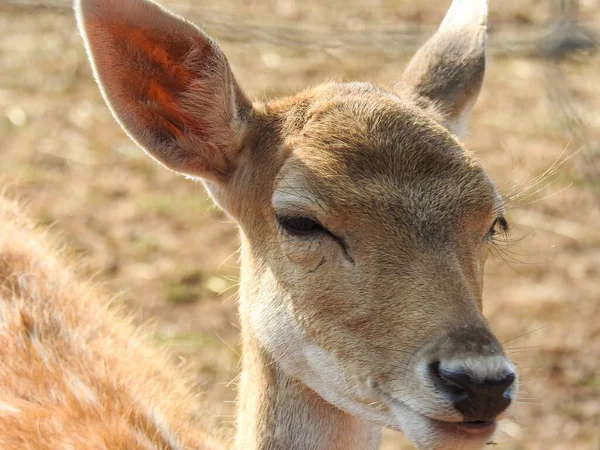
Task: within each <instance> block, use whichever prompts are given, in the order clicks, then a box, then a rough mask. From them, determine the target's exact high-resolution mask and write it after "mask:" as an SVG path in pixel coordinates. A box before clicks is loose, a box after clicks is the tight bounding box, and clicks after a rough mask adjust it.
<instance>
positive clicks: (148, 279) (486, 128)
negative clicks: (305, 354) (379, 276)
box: [0, 0, 600, 450]
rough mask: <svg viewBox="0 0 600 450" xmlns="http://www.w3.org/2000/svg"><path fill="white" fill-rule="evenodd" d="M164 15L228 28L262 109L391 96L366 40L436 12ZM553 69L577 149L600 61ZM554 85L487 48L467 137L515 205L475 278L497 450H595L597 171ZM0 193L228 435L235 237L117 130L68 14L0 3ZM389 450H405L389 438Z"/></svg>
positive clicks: (228, 44)
mask: <svg viewBox="0 0 600 450" xmlns="http://www.w3.org/2000/svg"><path fill="white" fill-rule="evenodd" d="M163 3H164V4H165V5H167V6H170V7H172V8H175V9H178V10H179V11H181V12H186V11H190V12H191V13H193V17H194V19H196V20H197V21H198V23H199V24H200V25H203V24H204V25H206V30H207V31H208V32H209V33H210V32H211V31H213V30H214V32H215V33H216V34H218V35H219V34H221V35H223V34H227V33H233V34H232V35H231V36H229V39H223V40H222V47H223V49H224V50H225V52H226V53H227V55H228V57H229V59H230V62H231V64H232V66H233V68H234V70H235V72H236V74H237V77H238V80H240V82H241V83H242V85H243V86H244V87H245V89H246V90H247V92H248V93H250V94H251V95H253V96H255V97H257V98H261V99H262V98H270V97H273V96H276V95H282V94H286V93H290V92H293V91H295V90H297V89H300V88H302V87H304V86H306V85H310V84H315V83H317V82H319V81H322V80H325V79H328V78H332V77H340V78H344V79H349V80H355V79H362V80H371V81H375V82H381V83H390V82H392V81H393V80H394V79H395V77H397V76H398V75H399V74H400V72H401V70H402V68H403V66H404V65H405V64H406V61H407V59H406V56H405V55H404V53H405V52H403V51H399V49H396V48H392V47H390V46H389V45H387V44H386V46H379V45H363V44H364V43H365V41H364V39H363V40H361V36H364V35H363V34H362V33H363V31H364V30H367V31H368V30H373V29H378V30H379V29H381V30H390V29H395V28H394V27H396V28H397V29H413V28H415V27H420V26H422V27H423V28H426V29H429V28H431V27H434V26H435V24H436V22H438V21H439V20H441V17H442V16H443V13H444V8H445V7H446V3H449V2H438V1H434V0H427V1H424V2H409V1H408V0H406V1H403V0H378V1H375V2H360V1H359V0H349V1H345V2H342V1H341V0H320V1H318V2H312V1H307V2H300V1H299V0H298V1H295V0H239V1H234V0H224V1H222V2H221V3H220V4H219V5H218V6H215V4H216V3H215V2H212V3H210V2H204V1H200V0H198V1H195V2H193V1H192V0H189V1H188V2H183V1H173V0H164V1H163ZM442 3H443V4H442ZM62 4H63V5H64V4H65V3H62ZM552 5H553V3H551V2H550V1H549V0H544V1H541V0H540V1H516V0H508V1H503V2H499V1H498V2H494V1H492V5H491V18H490V23H491V25H492V27H499V28H501V27H502V26H504V25H506V24H517V25H523V24H525V25H528V24H532V25H540V26H541V25H544V24H545V23H547V21H548V20H549V19H550V17H551V12H552ZM580 7H581V11H580V14H581V17H582V19H583V20H585V21H586V23H595V24H596V25H597V24H598V23H599V22H600V21H599V20H598V19H599V18H600V14H599V12H598V10H599V9H600V7H599V6H598V4H597V2H596V1H592V0H588V1H581V2H580ZM204 18H205V19H204ZM204 20H206V22H204ZM244 24H245V26H246V29H245V32H244V33H242V32H241V31H240V30H241V29H242V28H241V27H242V26H243V25H244ZM406 24H410V26H408V25H406ZM263 26H264V27H265V29H266V30H267V31H264V32H263V31H261V30H262V28H261V27H263ZM252 27H255V28H252ZM236 30H238V31H237V32H239V33H240V34H239V36H238V37H239V38H236V35H235V33H236ZM248 30H250V31H252V32H248ZM257 30H258V31H257ZM269 30H270V31H269ZM290 30H291V31H290ZM302 30H304V32H303V33H304V34H302V33H301V32H302ZM311 30H312V31H315V30H316V31H319V33H321V34H319V33H317V32H316V31H315V32H314V33H312V31H311ZM337 30H339V33H340V35H342V34H343V35H344V36H346V37H347V41H349V42H350V44H348V43H347V41H344V42H346V43H345V44H343V45H341V46H337V47H335V48H333V47H334V46H332V48H329V47H328V46H326V45H318V42H316V43H313V44H311V43H308V44H305V45H298V44H297V42H298V40H299V39H300V40H301V38H302V36H305V35H310V36H313V37H314V36H317V38H319V39H324V38H325V39H335V36H336V33H337ZM261 33H263V34H261ZM269 33H271V34H269ZM366 35H367V36H370V34H366ZM348 36H350V38H348ZM352 39H355V40H354V41H353V40H352ZM352 42H355V43H356V45H355V46H353V45H351V43H352ZM400 50H402V49H400ZM560 67H561V70H562V72H563V74H564V75H565V79H566V80H567V81H568V89H569V90H570V93H571V95H572V99H573V107H574V108H575V110H576V111H577V112H578V113H579V115H580V116H581V118H582V120H583V121H584V122H585V123H586V125H587V131H586V133H587V137H588V139H589V140H590V142H592V143H594V142H598V141H599V139H600V87H599V85H598V80H599V79H600V78H599V77H600V58H599V57H598V56H591V55H585V56H581V57H578V58H575V59H572V60H570V61H568V62H563V63H561V66H560ZM552 73H553V72H552V71H551V70H550V69H549V64H548V63H547V62H544V61H543V60H541V59H531V58H522V57H508V56H507V55H503V54H502V52H501V51H500V52H495V53H494V55H492V56H491V57H490V59H489V65H488V74H487V78H486V81H485V84H484V88H483V91H482V94H481V97H480V101H479V103H478V104H477V106H476V108H475V110H474V114H473V120H472V123H471V134H470V136H469V138H468V139H467V146H468V147H469V148H471V149H472V150H474V151H475V152H476V153H477V154H478V155H479V157H480V159H481V160H482V162H483V165H484V167H485V168H486V169H487V170H488V172H489V173H490V174H491V176H492V177H493V178H494V179H495V180H496V181H497V183H498V184H499V186H500V187H501V189H502V191H503V192H504V193H505V194H506V196H507V197H513V196H514V195H512V194H515V193H521V195H520V196H519V197H518V198H514V199H512V200H509V212H508V219H509V221H510V222H511V223H512V225H513V232H512V235H511V238H510V242H509V241H507V242H505V243H503V244H502V245H501V248H500V249H499V252H498V255H496V256H497V257H495V258H492V259H491V260H490V262H489V263H488V266H487V269H486V271H487V275H486V285H485V295H484V298H485V313H486V315H487V317H488V318H489V320H490V322H491V324H492V327H493V329H494V330H495V331H496V333H497V334H498V336H499V337H500V339H501V340H502V341H506V347H507V349H508V353H510V355H511V357H512V358H513V359H514V361H516V362H517V363H518V365H519V370H520V374H521V379H522V386H523V388H522V391H521V397H520V400H519V403H518V404H517V405H516V408H515V410H514V414H513V415H512V416H511V418H510V419H508V420H506V421H505V422H504V423H503V425H502V430H501V433H500V435H499V436H498V439H497V440H496V442H497V446H496V448H499V449H506V450H552V449H556V450H559V449H560V450H565V449H573V450H579V449H581V450H583V449H585V450H590V449H593V450H597V449H599V448H600V228H599V227H598V224H599V223H600V172H598V171H596V172H594V171H593V170H592V169H593V167H594V164H596V166H595V167H596V169H597V168H598V167H599V165H600V162H599V161H598V159H599V158H600V155H598V153H595V154H594V153H593V150H592V149H591V148H590V147H585V146H582V144H581V141H580V140H578V138H577V136H578V135H577V134H576V135H575V136H574V135H573V133H571V132H570V130H569V127H568V126H567V127H564V120H562V119H561V114H560V112H559V111H557V110H556V108H555V107H554V106H553V104H552V103H551V102H550V101H549V97H548V95H547V89H546V87H547V83H548V77H549V76H550V75H551V74H552ZM567 125H568V124H567ZM571 125H572V124H571ZM597 148H598V147H596V149H597ZM565 149H566V150H565ZM578 150H579V152H578ZM596 151H598V150H596ZM557 161H561V162H562V161H564V162H562V163H559V164H555V163H556V162H557ZM549 168H552V169H551V170H550V173H549V174H546V175H545V176H542V175H543V174H544V173H545V172H546V171H547V170H548V169H549ZM0 186H1V187H2V188H3V189H4V191H5V192H6V193H7V194H8V195H9V196H12V197H17V198H20V199H22V200H23V201H24V202H25V203H26V204H28V205H29V208H30V210H31V212H32V214H33V215H34V217H36V218H37V220H38V221H39V222H40V223H42V224H47V225H49V226H50V227H51V230H52V231H51V233H52V234H54V235H57V236H60V237H61V239H62V240H63V241H64V242H65V243H66V245H67V246H68V247H69V248H71V249H72V250H73V251H74V252H76V254H77V255H78V256H80V260H81V265H82V270H83V272H84V273H85V274H86V275H92V276H94V277H95V278H96V280H98V282H99V283H101V284H103V285H104V286H105V287H106V290H107V291H108V292H111V293H113V294H114V295H115V297H116V299H117V301H118V302H122V303H123V304H124V305H126V306H127V307H128V308H130V309H131V310H133V311H135V313H136V314H137V315H138V317H139V320H140V322H145V321H148V320H151V321H153V322H155V325H156V333H155V336H154V337H155V341H156V343H157V345H166V346H168V347H169V348H170V349H172V351H173V352H174V353H175V354H176V355H178V356H179V357H181V358H184V359H186V360H187V361H188V362H189V363H190V364H191V365H193V367H194V368H195V370H196V371H197V375H198V383H199V387H200V388H202V389H203V390H204V391H205V393H206V396H207V398H208V401H209V402H210V403H211V404H212V405H213V406H212V407H211V412H212V413H214V414H215V415H216V416H218V418H219V421H220V422H221V423H222V424H224V425H231V424H232V423H233V412H234V403H233V401H234V399H235V384H234V383H232V380H234V379H235V377H236V374H237V372H238V369H239V366H238V361H239V356H238V353H239V351H240V346H239V335H238V334H239V328H238V325H237V323H238V319H237V315H236V296H235V290H236V280H237V276H238V266H237V255H236V250H237V249H238V240H237V232H236V228H235V225H234V224H233V223H232V222H231V221H230V220H228V219H227V218H226V217H225V216H224V215H223V214H221V213H220V212H219V211H218V210H217V209H216V208H215V207H213V206H212V204H211V201H210V200H209V199H208V198H207V195H206V194H205V193H204V191H203V189H202V187H201V186H200V185H198V184H194V183H192V182H190V181H187V180H185V179H183V178H182V177H178V176H176V175H174V174H172V173H169V172H168V171H166V170H164V169H161V168H160V167H158V166H157V165H156V164H155V163H153V162H152V161H150V159H149V158H147V157H146V156H144V155H143V153H142V151H141V150H139V149H138V148H136V147H135V145H134V144H133V143H131V142H130V141H129V140H128V139H127V137H126V136H125V134H124V133H123V132H122V131H121V130H120V128H119V127H118V126H117V124H116V122H115V121H114V120H113V119H112V117H111V115H110V113H109V111H108V109H107V108H106V106H105V105H104V103H103V101H102V99H101V97H100V94H99V92H98V89H97V87H96V85H95V83H94V82H93V80H92V78H91V75H90V70H89V67H88V63H87V61H86V59H85V55H84V52H83V48H82V45H81V42H80V38H79V36H78V35H77V32H76V30H75V27H74V22H73V19H72V17H71V16H70V14H69V11H68V10H64V9H59V10H54V9H27V10H21V9H19V8H14V7H6V6H2V4H0ZM383 448H385V449H386V450H392V449H394V450H400V449H402V450H407V449H410V448H412V447H411V446H410V444H409V443H408V442H407V440H406V439H405V438H404V437H403V436H402V435H401V434H399V433H392V432H386V435H385V440H384V445H383Z"/></svg>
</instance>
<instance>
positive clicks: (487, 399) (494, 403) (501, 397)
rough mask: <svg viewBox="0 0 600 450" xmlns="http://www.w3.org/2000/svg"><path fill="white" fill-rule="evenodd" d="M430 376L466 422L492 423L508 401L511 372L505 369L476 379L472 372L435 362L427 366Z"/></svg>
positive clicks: (511, 381)
mask: <svg viewBox="0 0 600 450" xmlns="http://www.w3.org/2000/svg"><path fill="white" fill-rule="evenodd" d="M430 373H431V377H432V378H433V380H434V382H435V383H436V385H437V387H438V388H439V389H441V390H442V391H444V392H445V393H446V394H447V395H449V397H450V398H451V399H452V402H453V404H454V407H455V408H456V409H457V410H458V411H460V412H461V413H462V415H463V416H464V420H465V421H466V422H474V421H489V420H494V419H495V418H496V417H497V416H498V415H499V414H500V413H501V412H502V411H504V410H505V409H506V408H507V407H508V405H510V402H511V400H512V392H511V391H512V390H511V389H510V388H511V386H512V384H513V383H514V381H515V373H514V372H513V371H512V370H509V369H506V370H503V371H501V372H500V373H498V374H495V375H494V376H490V374H487V376H485V378H478V377H477V375H476V373H473V372H472V371H468V370H466V369H456V368H445V367H444V366H443V365H441V364H440V362H439V361H437V362H434V363H432V364H431V365H430Z"/></svg>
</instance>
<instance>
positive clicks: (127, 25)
mask: <svg viewBox="0 0 600 450" xmlns="http://www.w3.org/2000/svg"><path fill="white" fill-rule="evenodd" d="M75 9H76V13H77V23H78V25H79V29H80V31H81V35H82V36H83V38H84V41H85V46H86V49H87V53H88V56H89V58H90V62H91V64H92V68H93V71H94V75H95V77H96V80H97V82H98V85H99V86H100V89H101V91H102V94H103V96H104V99H105V100H106V103H107V104H108V106H109V107H110V109H111V111H112V112H113V114H114V116H115V118H116V119H117V121H118V122H119V123H120V124H121V126H122V127H123V129H124V130H125V131H126V132H127V134H128V135H129V136H130V137H131V138H132V139H133V140H134V141H135V142H137V143H138V144H139V145H140V146H141V147H142V148H143V149H144V150H145V151H146V152H147V153H148V154H149V155H150V156H151V157H152V158H154V159H155V160H157V161H159V162H160V163H161V164H163V165H164V166H166V167H168V168H169V169H172V170H174V171H176V172H180V173H182V174H185V175H189V176H192V177H199V178H203V179H204V180H208V181H210V182H212V183H213V184H214V185H216V186H226V185H227V181H228V179H229V178H230V177H231V175H232V174H233V172H234V171H235V170H236V168H237V166H238V164H239V158H238V156H239V155H238V154H239V152H240V149H241V145H240V143H241V142H242V141H243V138H244V136H245V133H247V132H248V130H247V129H248V126H247V123H248V118H249V117H250V116H251V113H252V106H251V104H250V102H249V100H247V98H246V97H245V95H244V94H243V92H242V90H241V88H240V87H239V86H238V84H237V82H236V81H235V77H234V76H233V73H232V71H231V69H230V67H229V64H228V62H227V58H226V57H225V55H224V54H223V52H222V51H221V50H220V49H219V47H218V46H217V44H216V43H215V42H214V41H213V40H212V39H211V38H210V37H208V36H207V35H206V34H204V33H203V32H202V31H201V30H200V29H198V28H197V27H195V26H194V25H192V24H191V23H189V22H187V21H185V20H184V19H182V18H180V17H177V16H175V15H173V14H171V13H169V12H168V11H166V10H165V9H163V8H162V7H160V6H158V5H157V4H156V3H154V2H152V1H149V0H75Z"/></svg>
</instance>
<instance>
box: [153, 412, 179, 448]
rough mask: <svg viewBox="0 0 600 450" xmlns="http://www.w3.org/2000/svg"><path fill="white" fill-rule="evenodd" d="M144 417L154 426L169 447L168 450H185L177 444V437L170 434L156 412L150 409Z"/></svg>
mask: <svg viewBox="0 0 600 450" xmlns="http://www.w3.org/2000/svg"><path fill="white" fill-rule="evenodd" d="M146 416H147V417H148V420H150V422H152V423H153V424H154V427H155V428H156V431H157V433H158V434H159V435H160V437H161V438H162V439H163V440H164V441H165V442H166V443H167V444H168V445H169V449H170V450H185V449H184V448H183V446H182V445H181V444H180V443H179V439H178V438H177V436H175V435H173V434H172V433H171V431H170V430H169V425H168V424H167V421H166V420H165V418H164V417H163V416H162V415H161V414H160V413H159V412H158V411H156V410H155V409H151V410H149V411H148V412H147V413H146Z"/></svg>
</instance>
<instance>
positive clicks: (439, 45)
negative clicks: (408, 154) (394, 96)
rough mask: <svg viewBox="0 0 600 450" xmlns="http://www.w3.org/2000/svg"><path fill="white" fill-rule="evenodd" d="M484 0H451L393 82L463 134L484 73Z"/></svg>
mask: <svg viewBox="0 0 600 450" xmlns="http://www.w3.org/2000/svg"><path fill="white" fill-rule="evenodd" d="M486 27H487V1H486V0H453V2H452V5H451V6H450V9H449V10H448V12H447V13H446V17H444V20H443V21H442V24H441V25H440V28H439V29H438V30H437V32H436V33H435V34H434V35H433V36H432V37H431V38H430V39H429V41H427V42H426V43H425V44H424V45H423V47H421V49H419V51H418V52H417V53H416V54H415V56H414V57H413V58H412V60H411V61H410V63H409V65H408V67H407V68H406V71H405V72H404V74H403V75H402V77H401V79H400V81H399V83H398V85H397V86H396V88H397V89H398V90H399V91H401V92H403V93H405V94H407V95H409V96H410V97H412V98H413V100H415V101H416V102H417V104H419V105H420V106H423V107H424V108H425V109H429V110H431V109H434V110H435V111H436V112H437V113H438V114H439V115H440V116H441V122H442V125H444V126H445V127H446V128H448V129H449V130H450V131H451V132H452V133H454V134H455V135H457V136H459V137H462V136H463V135H464V134H465V131H466V124H467V120H468V117H469V114H470V112H471V108H472V107H473V105H474V104H475V101H476V100H477V97H478V95H479V91H480V89H481V85H482V83H483V76H484V73H485V44H486V37H487V33H486Z"/></svg>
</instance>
